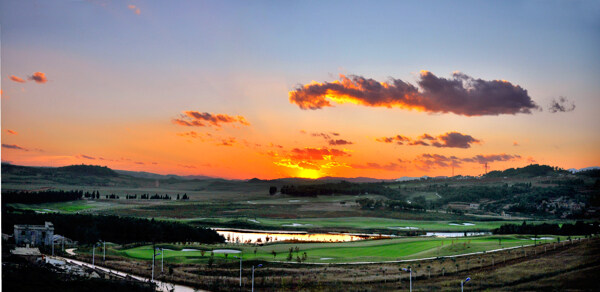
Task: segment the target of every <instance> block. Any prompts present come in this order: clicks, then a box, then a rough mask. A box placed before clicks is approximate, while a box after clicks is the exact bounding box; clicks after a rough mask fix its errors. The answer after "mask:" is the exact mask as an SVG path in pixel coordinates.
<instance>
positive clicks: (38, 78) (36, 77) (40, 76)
mask: <svg viewBox="0 0 600 292" xmlns="http://www.w3.org/2000/svg"><path fill="white" fill-rule="evenodd" d="M29 80H33V81H35V82H36V83H42V84H43V83H46V82H48V79H47V78H46V74H45V73H42V72H35V73H33V75H31V76H29Z"/></svg>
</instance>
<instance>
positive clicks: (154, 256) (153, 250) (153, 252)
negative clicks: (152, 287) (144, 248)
mask: <svg viewBox="0 0 600 292" xmlns="http://www.w3.org/2000/svg"><path fill="white" fill-rule="evenodd" d="M156 250H157V248H156V249H152V282H154V258H156V256H157V255H162V252H161V253H159V254H156Z"/></svg>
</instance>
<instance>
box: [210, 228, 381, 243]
mask: <svg viewBox="0 0 600 292" xmlns="http://www.w3.org/2000/svg"><path fill="white" fill-rule="evenodd" d="M216 231H217V233H219V234H220V235H222V236H223V237H225V240H226V241H227V242H235V243H258V244H261V243H269V242H276V241H288V242H345V241H356V240H364V239H370V238H379V237H378V236H370V235H357V234H340V233H300V232H298V233H294V232H241V231H239V230H238V231H231V230H219V229H216Z"/></svg>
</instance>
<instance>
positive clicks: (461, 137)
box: [425, 132, 481, 148]
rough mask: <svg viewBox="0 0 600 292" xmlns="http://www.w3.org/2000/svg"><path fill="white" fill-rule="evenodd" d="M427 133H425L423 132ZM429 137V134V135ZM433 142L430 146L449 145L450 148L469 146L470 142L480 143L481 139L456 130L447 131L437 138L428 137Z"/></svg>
mask: <svg viewBox="0 0 600 292" xmlns="http://www.w3.org/2000/svg"><path fill="white" fill-rule="evenodd" d="M425 135H427V134H425ZM430 137H431V136H430ZM430 140H433V141H434V142H432V143H431V146H435V147H444V148H445V147H450V148H471V144H473V143H480V142H481V141H479V140H477V139H475V138H473V137H472V136H471V135H465V134H461V133H458V132H449V133H446V134H443V135H440V136H437V138H433V137H432V139H430Z"/></svg>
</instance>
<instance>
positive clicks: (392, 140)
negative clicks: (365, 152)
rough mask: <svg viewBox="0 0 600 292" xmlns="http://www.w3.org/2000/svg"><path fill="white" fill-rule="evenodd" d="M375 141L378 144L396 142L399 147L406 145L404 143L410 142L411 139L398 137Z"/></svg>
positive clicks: (382, 138)
mask: <svg viewBox="0 0 600 292" xmlns="http://www.w3.org/2000/svg"><path fill="white" fill-rule="evenodd" d="M375 141H377V142H382V143H394V142H396V144H398V145H402V144H404V143H403V142H408V141H410V138H408V137H404V136H402V135H396V136H394V137H381V138H376V139H375Z"/></svg>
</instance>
